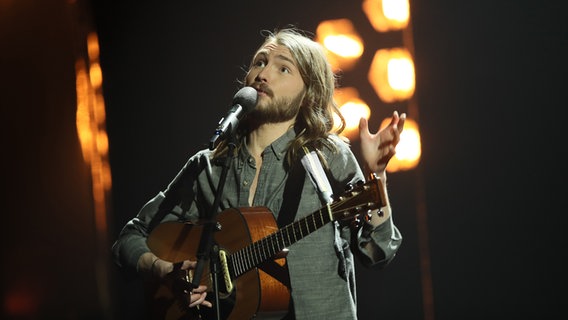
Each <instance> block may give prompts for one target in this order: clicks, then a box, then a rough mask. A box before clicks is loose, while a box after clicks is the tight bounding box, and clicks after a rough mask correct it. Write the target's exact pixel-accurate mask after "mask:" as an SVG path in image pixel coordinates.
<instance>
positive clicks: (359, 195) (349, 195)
mask: <svg viewBox="0 0 568 320" xmlns="http://www.w3.org/2000/svg"><path fill="white" fill-rule="evenodd" d="M379 180H380V179H379V177H378V176H377V175H376V174H373V175H371V177H370V180H369V181H368V182H366V183H365V182H363V181H360V182H359V183H358V184H357V185H349V186H348V187H349V188H348V191H347V192H346V193H344V194H343V195H341V196H340V197H338V199H336V200H334V201H333V202H332V203H330V204H327V205H326V206H325V207H322V208H320V209H319V210H317V211H315V212H313V213H312V214H310V215H308V216H306V217H304V218H301V219H299V220H297V221H295V222H293V223H290V224H288V225H286V226H284V227H282V228H280V229H279V230H278V231H277V232H275V233H272V234H270V235H268V236H266V237H264V238H262V239H260V240H258V241H256V242H254V243H251V244H250V245H248V246H246V247H244V248H242V249H240V250H238V251H236V252H234V253H232V254H230V255H229V256H228V258H229V261H230V265H232V273H233V276H234V277H238V276H240V275H242V274H244V273H245V272H247V271H249V270H251V269H252V268H254V267H257V266H258V265H260V264H261V263H263V262H265V261H267V260H269V259H271V258H273V257H274V256H275V255H276V254H278V253H280V252H281V251H283V250H284V249H286V248H288V247H289V246H291V245H292V244H294V243H296V242H297V241H300V240H301V239H303V238H304V237H306V236H307V235H309V234H310V233H312V232H314V231H316V230H318V229H319V228H321V227H323V226H324V225H326V224H327V223H329V222H331V221H334V220H346V219H351V218H353V217H355V216H357V215H359V214H361V213H366V212H367V213H368V212H370V210H374V209H379V208H380V207H381V206H383V205H384V204H385V203H386V193H385V190H384V188H383V185H382V183H380V181H379Z"/></svg>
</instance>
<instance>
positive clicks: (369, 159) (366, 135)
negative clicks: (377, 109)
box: [359, 111, 406, 174]
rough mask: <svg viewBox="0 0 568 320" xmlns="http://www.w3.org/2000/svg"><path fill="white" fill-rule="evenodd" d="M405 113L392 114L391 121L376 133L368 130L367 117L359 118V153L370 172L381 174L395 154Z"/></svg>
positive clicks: (395, 112)
mask: <svg viewBox="0 0 568 320" xmlns="http://www.w3.org/2000/svg"><path fill="white" fill-rule="evenodd" d="M405 120H406V114H405V113H403V114H401V115H400V116H399V114H398V112H397V111H394V112H393V114H392V119H391V122H390V123H389V125H388V126H386V127H384V128H383V129H381V130H380V131H378V132H377V133H371V132H370V131H369V123H368V122H367V119H365V118H361V120H359V138H360V141H361V154H362V156H363V160H364V163H365V165H366V166H367V169H368V170H369V171H370V172H375V173H378V174H383V173H384V171H385V169H386V167H387V164H388V162H389V161H390V159H391V158H392V157H393V156H394V154H395V147H396V145H397V144H398V142H399V141H400V133H401V132H402V130H403V129H404V121H405Z"/></svg>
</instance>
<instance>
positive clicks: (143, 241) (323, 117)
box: [113, 28, 406, 320]
mask: <svg viewBox="0 0 568 320" xmlns="http://www.w3.org/2000/svg"><path fill="white" fill-rule="evenodd" d="M243 86H245V87H252V88H254V89H255V90H256V92H257V95H258V96H257V102H256V107H255V108H254V109H253V110H252V111H250V112H249V113H248V114H247V116H246V117H245V119H243V122H242V123H241V124H240V125H239V127H238V130H237V131H236V132H235V137H234V139H226V140H223V141H222V142H221V143H220V144H219V145H218V146H216V148H215V149H214V150H213V151H212V150H209V149H205V150H201V151H200V152H198V153H196V154H195V155H193V156H192V157H191V158H190V159H189V160H188V162H187V163H186V165H185V166H184V168H183V169H182V170H181V171H180V173H179V174H178V175H177V176H176V178H175V179H174V180H173V181H172V182H171V183H170V185H169V186H168V188H167V189H166V190H165V191H164V192H160V193H158V195H157V196H156V197H154V198H153V199H151V200H150V201H149V202H148V203H147V204H146V205H145V206H144V207H143V208H142V210H141V211H140V212H139V213H138V215H137V216H136V217H134V218H133V219H132V220H130V221H129V222H128V223H127V224H126V225H125V226H124V228H123V230H122V231H121V233H120V235H119V238H118V239H117V241H116V242H115V244H114V245H113V254H114V257H115V261H116V262H117V264H118V265H119V266H122V267H123V268H125V269H132V270H136V271H137V272H138V273H140V274H144V275H147V276H148V277H151V278H156V279H168V277H171V275H172V274H176V275H177V273H178V272H179V271H180V270H181V271H183V272H186V271H187V270H189V271H191V270H193V269H194V268H195V267H196V265H197V263H196V261H195V260H196V259H195V258H196V257H195V256H191V257H190V258H188V257H184V258H182V261H169V260H168V259H172V258H171V257H168V255H166V254H164V253H161V252H160V253H157V252H152V250H151V247H153V245H149V241H148V237H149V236H150V237H151V234H152V231H153V228H154V227H156V226H157V227H156V228H159V227H160V225H164V224H163V223H164V222H166V221H178V222H186V221H192V222H197V221H198V220H199V218H203V217H204V216H206V215H207V214H208V213H209V212H210V210H211V209H212V208H214V207H216V206H215V204H216V202H215V195H216V191H217V187H218V186H219V181H220V180H221V179H222V177H223V176H224V177H225V178H226V180H225V181H222V183H223V188H224V189H223V193H222V195H221V198H220V201H219V202H218V203H219V205H218V207H217V208H216V209H218V210H216V212H226V210H227V209H230V208H253V207H263V208H264V207H265V208H267V209H268V211H269V213H270V214H271V215H272V214H273V215H274V219H275V221H277V223H278V227H280V228H282V227H284V226H285V225H287V224H289V223H292V222H293V221H298V220H299V219H302V218H305V217H307V216H309V215H310V214H312V213H314V212H319V211H318V210H319V209H320V208H327V209H325V210H328V209H329V208H332V207H333V205H332V206H328V204H329V201H330V200H329V198H328V199H326V198H325V197H322V192H321V186H318V184H317V183H315V182H316V180H317V179H314V178H313V172H312V171H310V170H314V171H315V172H317V170H318V168H323V172H325V173H324V174H323V176H325V178H324V179H323V180H324V187H325V185H329V186H330V187H331V189H332V194H333V196H334V197H336V198H337V196H341V195H342V193H344V192H345V187H346V186H348V185H349V184H353V185H357V182H359V181H364V180H365V175H364V173H363V170H362V169H361V168H360V167H359V165H358V162H357V160H356V158H355V156H354V154H353V153H352V151H351V150H350V148H349V145H348V143H347V142H346V141H344V140H343V139H341V138H339V136H338V135H337V133H339V132H340V131H341V130H342V129H343V127H344V125H340V126H334V123H333V113H337V114H339V112H338V109H337V106H336V104H335V102H334V100H333V93H334V90H335V87H336V78H335V75H334V74H333V71H332V69H331V67H330V65H329V63H328V61H327V59H326V57H325V54H324V51H323V50H322V48H321V46H320V45H319V44H318V43H316V42H314V41H313V40H311V39H310V38H309V37H307V36H305V35H304V34H303V33H302V32H301V31H299V30H297V29H294V28H287V29H282V30H279V31H276V32H274V33H270V32H268V33H267V34H266V38H265V41H264V43H263V44H262V45H261V46H260V47H259V49H258V50H257V51H256V53H255V55H254V57H253V59H252V62H251V64H250V67H249V69H248V72H247V73H246V75H245V78H244V81H243ZM405 117H406V115H405V114H401V115H400V116H399V115H398V113H397V112H394V113H393V116H392V120H391V123H390V125H389V126H388V127H386V128H383V129H382V130H380V131H379V132H377V133H376V134H371V133H370V132H369V130H368V123H367V121H366V119H361V121H360V139H361V148H362V156H363V160H364V164H365V166H366V168H365V169H366V170H367V171H368V173H369V174H371V173H374V174H376V176H377V177H378V183H379V184H380V186H381V189H382V190H386V173H385V168H386V165H387V163H388V161H389V160H390V159H391V157H392V156H393V155H394V152H395V146H396V145H397V143H398V141H399V138H400V133H401V132H402V130H403V126H404V120H405ZM341 119H342V124H344V121H343V118H341ZM333 130H336V131H335V132H334V131H333ZM233 146H234V148H233ZM233 154H234V159H231V160H230V167H229V168H228V172H227V174H225V175H223V174H222V173H223V168H224V166H223V163H224V160H226V159H227V157H230V156H231V155H233ZM310 154H311V155H312V156H313V155H314V154H315V155H316V156H315V158H314V157H312V158H311V160H312V162H311V163H312V164H313V163H314V162H315V163H316V166H315V169H313V168H311V167H306V166H302V163H306V162H302V158H303V157H304V156H306V157H307V156H309V155H310ZM314 159H315V161H314ZM318 162H319V163H321V167H320V166H319V165H317V163H318ZM320 172H321V171H320ZM320 178H321V177H320ZM326 182H327V183H326ZM318 187H319V189H318ZM331 201H333V200H331ZM325 210H324V212H325ZM222 214H223V213H221V215H222ZM356 222H357V223H356ZM231 227H232V225H222V226H221V228H222V230H223V231H221V232H225V230H226V229H230V228H231ZM151 229H152V230H151ZM176 239H177V238H176ZM286 239H288V240H290V236H289V235H288V237H286ZM401 241H402V237H401V234H400V232H399V230H398V229H397V228H396V226H395V225H394V223H393V220H392V213H391V207H390V204H389V202H388V196H387V195H386V191H385V192H384V195H383V198H382V203H381V205H380V208H373V211H372V212H371V213H370V215H369V216H367V218H366V219H361V221H355V220H354V219H347V221H332V223H326V224H324V225H322V226H321V227H320V226H318V228H317V230H311V231H310V234H309V235H304V234H302V239H300V240H298V241H296V240H294V241H291V242H293V244H292V245H290V247H289V248H286V249H287V250H288V251H287V255H286V259H285V264H280V265H284V266H285V270H286V273H287V275H288V276H289V279H288V280H282V279H279V281H280V283H282V284H284V285H285V286H286V287H287V288H288V289H289V294H290V301H289V303H287V304H286V307H285V309H286V310H283V313H282V315H283V317H285V318H286V319H341V320H345V319H357V311H356V287H355V274H354V261H353V258H354V255H353V253H355V256H357V258H360V259H361V261H362V263H363V264H364V265H366V266H369V267H371V266H373V267H377V268H381V267H383V266H385V265H387V264H388V263H389V262H390V261H391V260H392V259H393V258H394V256H395V253H396V251H397V250H398V248H399V246H400V243H401ZM193 242H195V241H193ZM233 242H234V241H233ZM193 245H194V246H195V245H196V244H193ZM222 245H223V244H221V246H222ZM152 249H153V248H152ZM155 251H156V250H155ZM228 254H231V252H228ZM270 258H271V259H269V260H272V257H270ZM235 264H237V263H236V262H234V261H233V260H231V266H230V267H232V268H234V267H235V266H234V265H235ZM255 266H256V265H255ZM265 270H268V268H266V269H265ZM253 271H254V270H253ZM187 272H188V271H187ZM267 272H268V271H267ZM182 274H188V273H182ZM189 274H190V273H189ZM230 274H231V276H235V271H234V270H233V271H232V272H230ZM188 282H191V281H188ZM228 282H231V281H228ZM237 284H238V282H237ZM243 287H244V285H238V286H237V288H236V290H239V288H240V289H242V288H243ZM170 289H171V290H175V289H173V288H172V285H170ZM208 289H211V285H209V286H207V285H204V284H201V285H199V286H197V287H188V288H185V289H184V290H182V291H183V292H184V293H186V296H185V297H184V298H183V299H184V300H182V301H183V303H182V304H186V306H188V307H189V308H191V309H192V310H205V309H209V308H211V307H212V306H213V304H212V302H211V299H209V298H211V296H212V295H213V293H212V292H211V291H209V292H208ZM208 293H209V295H208ZM242 294H243V290H241V291H240V292H239V293H238V294H237V295H236V296H237V298H236V299H237V300H236V301H237V304H238V303H240V301H249V300H246V299H247V298H246V297H243V296H242ZM252 299H257V298H256V297H251V298H250V300H252ZM247 303H248V302H247ZM232 308H233V309H229V311H223V312H224V315H223V317H228V315H231V316H233V315H232V312H233V311H234V310H236V309H237V308H238V306H237V305H235V306H232ZM231 310H233V311H231ZM263 311H264V310H261V308H259V310H255V311H254V312H255V313H256V314H257V315H258V316H260V315H263ZM235 312H236V311H235ZM265 314H272V315H274V314H277V315H278V313H277V312H276V313H275V312H274V310H267V312H266V313H265ZM284 314H285V316H284ZM252 316H253V314H251V315H250V316H246V317H249V318H250V317H252Z"/></svg>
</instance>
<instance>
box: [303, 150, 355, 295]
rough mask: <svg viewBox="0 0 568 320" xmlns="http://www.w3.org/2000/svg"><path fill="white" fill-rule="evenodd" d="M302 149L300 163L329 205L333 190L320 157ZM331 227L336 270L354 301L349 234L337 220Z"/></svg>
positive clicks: (353, 275)
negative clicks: (302, 153) (337, 258)
mask: <svg viewBox="0 0 568 320" xmlns="http://www.w3.org/2000/svg"><path fill="white" fill-rule="evenodd" d="M303 149H304V153H305V155H304V157H303V158H302V164H303V165H304V168H306V171H307V172H308V173H309V175H310V179H311V180H312V182H313V184H314V185H315V187H316V189H317V190H318V192H319V195H320V198H321V200H322V201H323V202H324V203H325V204H327V205H329V204H331V203H332V202H333V198H332V196H333V190H332V189H331V185H330V183H329V180H328V179H327V175H326V174H325V171H324V169H323V167H322V164H321V162H320V159H319V157H318V156H317V154H316V152H315V151H313V150H312V151H309V150H308V149H307V148H306V147H303ZM333 229H334V234H335V241H334V247H335V251H336V253H337V255H338V257H339V266H338V271H339V274H340V276H342V277H343V278H344V279H345V280H346V281H347V282H348V283H349V289H350V291H351V294H352V296H353V297H354V301H356V295H357V291H356V288H355V271H354V261H353V253H352V252H351V251H350V250H348V247H349V244H348V243H347V242H346V240H345V238H348V237H350V234H349V235H347V234H343V237H342V233H343V232H342V230H343V231H344V232H345V231H346V230H345V229H342V228H341V226H340V224H339V222H338V221H333ZM347 232H348V231H347Z"/></svg>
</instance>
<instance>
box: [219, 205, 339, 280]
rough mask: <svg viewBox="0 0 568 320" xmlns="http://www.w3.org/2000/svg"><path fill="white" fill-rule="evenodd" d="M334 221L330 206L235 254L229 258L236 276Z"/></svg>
mask: <svg viewBox="0 0 568 320" xmlns="http://www.w3.org/2000/svg"><path fill="white" fill-rule="evenodd" d="M333 220H334V218H333V214H332V212H331V208H330V207H329V205H328V206H325V207H323V208H320V209H319V210H317V211H315V212H314V213H312V214H310V215H308V216H307V217H304V218H302V219H299V220H297V221H295V222H293V223H290V224H288V225H286V226H284V227H282V228H280V229H279V230H278V231H277V232H274V233H272V234H270V235H268V236H266V237H264V238H262V239H260V240H258V241H256V242H254V243H252V244H250V245H249V246H246V247H244V248H242V249H241V250H238V251H236V252H234V253H233V254H231V255H230V257H229V259H230V260H231V262H232V265H233V273H234V276H235V277H238V276H240V275H242V274H244V273H245V272H247V271H249V270H251V269H252V268H254V267H256V266H258V265H259V264H261V263H263V262H265V261H267V260H269V259H271V258H272V257H274V256H275V255H276V254H278V253H280V252H282V251H283V250H284V249H286V248H288V247H289V246H291V245H292V244H294V243H296V242H298V241H300V240H301V239H303V238H304V237H306V236H307V235H309V234H311V233H312V232H314V231H316V230H318V229H319V228H321V227H323V226H324V225H326V224H327V223H329V222H331V221H333Z"/></svg>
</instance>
